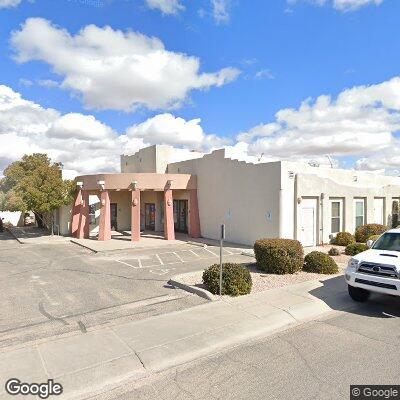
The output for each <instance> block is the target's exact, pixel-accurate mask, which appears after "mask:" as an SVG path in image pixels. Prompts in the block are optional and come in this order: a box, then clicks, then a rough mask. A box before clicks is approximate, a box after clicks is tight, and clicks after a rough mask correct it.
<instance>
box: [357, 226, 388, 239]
mask: <svg viewBox="0 0 400 400" xmlns="http://www.w3.org/2000/svg"><path fill="white" fill-rule="evenodd" d="M387 229H388V228H387V226H385V225H379V224H367V225H362V226H359V227H358V228H357V230H356V234H355V237H356V241H357V242H358V243H365V242H366V241H367V240H368V239H369V238H370V237H371V236H373V235H381V234H382V233H384V232H386V231H387Z"/></svg>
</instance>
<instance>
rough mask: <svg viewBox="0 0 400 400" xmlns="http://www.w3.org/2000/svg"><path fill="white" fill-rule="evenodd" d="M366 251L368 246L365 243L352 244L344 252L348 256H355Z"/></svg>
mask: <svg viewBox="0 0 400 400" xmlns="http://www.w3.org/2000/svg"><path fill="white" fill-rule="evenodd" d="M366 250H368V246H367V245H366V244H365V243H353V244H349V245H348V246H347V247H346V249H345V251H344V252H345V253H346V254H347V255H348V256H355V255H356V254H358V253H362V252H363V251H366Z"/></svg>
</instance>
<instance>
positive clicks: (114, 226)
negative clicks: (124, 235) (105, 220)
mask: <svg viewBox="0 0 400 400" xmlns="http://www.w3.org/2000/svg"><path fill="white" fill-rule="evenodd" d="M110 219H111V230H112V231H116V230H118V225H117V219H118V207H117V203H111V204H110Z"/></svg>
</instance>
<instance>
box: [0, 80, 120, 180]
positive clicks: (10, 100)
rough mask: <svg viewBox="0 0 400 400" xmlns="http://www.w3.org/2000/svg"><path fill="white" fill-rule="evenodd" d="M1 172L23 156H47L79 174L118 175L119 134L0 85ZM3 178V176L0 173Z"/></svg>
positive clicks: (92, 120)
mask: <svg viewBox="0 0 400 400" xmlns="http://www.w3.org/2000/svg"><path fill="white" fill-rule="evenodd" d="M0 142H1V146H0V161H1V160H6V161H4V162H0V164H2V165H0V169H2V168H4V167H5V166H6V164H8V163H10V162H12V161H15V160H17V159H19V158H21V157H22V156H23V155H24V154H31V153H33V152H44V153H47V154H49V156H50V157H51V158H52V159H53V160H54V161H60V162H62V163H63V164H64V165H65V167H66V169H68V170H73V171H79V172H80V173H94V172H96V169H97V171H104V170H108V171H118V169H119V168H118V167H119V160H118V155H119V154H120V152H121V151H122V150H121V149H122V147H121V140H120V137H118V136H117V134H116V133H115V132H114V131H113V130H112V129H111V128H109V127H107V126H106V125H104V124H102V123H101V122H100V121H97V120H96V119H95V118H94V117H93V116H90V115H83V114H66V115H61V114H60V113H59V112H58V111H56V110H54V109H51V108H43V107H41V106H40V105H38V104H36V103H34V102H32V101H28V100H25V99H23V98H22V97H21V95H20V94H19V93H17V92H15V91H13V90H12V89H11V88H9V87H7V86H4V85H0ZM0 175H1V173H0Z"/></svg>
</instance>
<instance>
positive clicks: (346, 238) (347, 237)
mask: <svg viewBox="0 0 400 400" xmlns="http://www.w3.org/2000/svg"><path fill="white" fill-rule="evenodd" d="M355 242H356V239H354V236H353V235H352V234H351V233H350V232H339V233H337V234H336V237H335V238H334V239H333V241H332V244H336V246H348V245H349V244H352V243H355Z"/></svg>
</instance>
